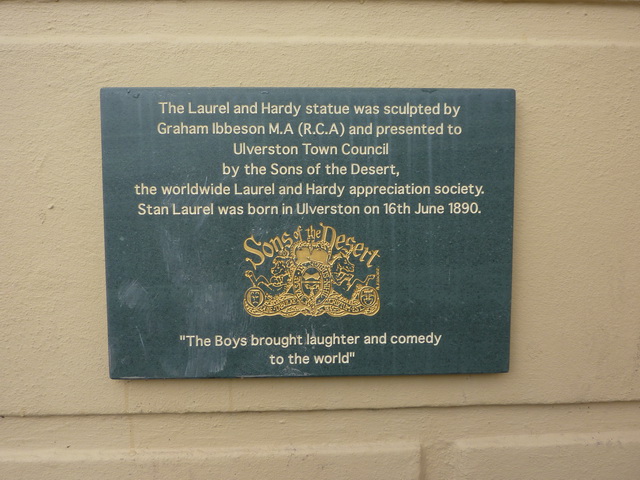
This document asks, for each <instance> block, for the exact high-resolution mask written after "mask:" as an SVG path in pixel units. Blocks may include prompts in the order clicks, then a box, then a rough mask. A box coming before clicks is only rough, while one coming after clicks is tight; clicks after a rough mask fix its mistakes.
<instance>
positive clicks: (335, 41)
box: [0, 35, 640, 49]
mask: <svg viewBox="0 0 640 480" xmlns="http://www.w3.org/2000/svg"><path fill="white" fill-rule="evenodd" d="M153 43H158V44H175V45H203V44H206V45H215V44H223V45H243V44H261V45H270V44H274V45H292V46H299V45H308V46H313V45H392V46H402V45H425V46H429V45H436V46H437V45H454V46H455V45H459V46H474V45H477V46H532V47H562V46H565V47H591V48H602V47H617V48H631V49H634V48H640V41H620V40H610V39H601V40H598V39H566V38H565V39H563V38H558V39H548V40H547V39H540V38H517V39H516V38H480V39H476V38H471V37H469V38H465V37H451V38H450V37H446V38H445V37H441V38H422V37H408V38H407V37H401V38H400V37H381V36H375V37H373V36H370V37H369V36H356V37H351V36H345V37H310V36H282V37H265V36H242V37H236V36H220V37H216V36H190V35H180V36H171V35H118V36H109V35H95V36H94V35H91V36H86V35H60V36H58V35H27V36H18V35H16V36H11V35H0V45H7V46H9V45H42V44H49V45H69V46H72V45H130V44H153Z"/></svg>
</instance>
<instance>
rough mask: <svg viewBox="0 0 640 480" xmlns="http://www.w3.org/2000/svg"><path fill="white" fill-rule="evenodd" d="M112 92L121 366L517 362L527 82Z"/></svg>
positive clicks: (146, 374)
mask: <svg viewBox="0 0 640 480" xmlns="http://www.w3.org/2000/svg"><path fill="white" fill-rule="evenodd" d="M101 104H102V141H103V180H104V219H105V243H106V272H107V304H108V318H109V353H110V371H111V377H112V378H197V377H251V376H260V377H263V376H274V377H279V376H326V375H399V374H431V373H488V372H506V371H507V370H508V365H509V321H510V320H509V319H510V299H511V246H512V228H513V167H514V115H515V92H514V91H513V90H456V89H304V88H292V89H288V88H278V89H257V88H130V89H127V88H107V89H103V90H102V92H101Z"/></svg>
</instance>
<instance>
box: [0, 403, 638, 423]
mask: <svg viewBox="0 0 640 480" xmlns="http://www.w3.org/2000/svg"><path fill="white" fill-rule="evenodd" d="M603 405H606V406H616V405H621V406H634V405H636V406H637V407H638V408H640V399H638V400H616V401H611V402H578V403H567V402H565V403H518V404H497V403H494V404H470V405H422V406H420V405H414V406H406V407H379V408H376V407H368V408H334V409H331V408H317V409H296V410H294V409H290V410H283V409H263V410H248V409H241V410H202V411H197V410H193V411H173V412H142V411H141V412H118V413H99V412H86V413H43V414H37V413H35V414H30V413H26V414H24V415H16V414H0V418H18V419H22V418H38V419H44V418H70V417H87V418H89V417H132V416H141V415H144V416H147V415H149V416H153V415H158V416H159V415H167V416H172V415H234V414H254V415H261V414H277V413H284V414H296V413H323V412H331V413H340V412H380V411H398V410H425V409H432V410H444V409H467V410H468V409H474V408H475V409H494V408H501V409H505V408H508V409H515V408H538V409H544V408H547V409H548V408H562V407H584V406H589V407H591V406H603Z"/></svg>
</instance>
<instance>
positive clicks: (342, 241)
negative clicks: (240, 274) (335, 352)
mask: <svg viewBox="0 0 640 480" xmlns="http://www.w3.org/2000/svg"><path fill="white" fill-rule="evenodd" d="M244 248H245V251H247V252H248V253H249V254H250V255H251V256H250V257H247V258H246V261H247V262H249V264H250V266H251V268H249V269H248V270H246V271H245V276H246V277H247V278H248V279H249V281H250V282H251V286H250V287H249V288H248V289H247V291H246V292H245V295H244V302H243V304H244V309H245V310H246V312H247V313H248V314H249V315H252V316H254V317H263V316H271V315H282V316H284V317H293V316H296V315H309V316H318V315H322V314H328V315H331V316H332V317H342V316H345V315H369V316H371V315H375V314H376V313H378V311H379V310H380V295H379V290H380V272H379V269H378V268H377V267H374V265H373V263H374V261H375V259H376V258H378V257H379V256H380V253H379V251H378V250H372V249H370V248H369V247H367V246H366V245H365V244H364V243H361V242H357V241H356V240H355V238H354V237H347V236H346V235H339V234H338V233H337V232H336V230H335V229H334V228H333V227H330V226H327V225H324V224H322V223H321V224H320V228H316V227H314V226H310V227H308V228H307V229H304V230H303V229H302V227H298V228H297V229H296V230H295V231H294V232H293V233H292V234H289V233H286V232H285V233H283V234H282V235H279V236H276V237H274V238H272V239H270V240H268V241H266V242H265V241H259V240H256V239H255V238H254V237H253V236H251V237H249V238H247V239H246V240H245V242H244ZM265 264H266V265H265ZM267 269H268V270H267ZM259 270H264V273H263V274H260V275H256V273H257V272H258V273H259ZM267 273H268V276H267V275H265V274H267Z"/></svg>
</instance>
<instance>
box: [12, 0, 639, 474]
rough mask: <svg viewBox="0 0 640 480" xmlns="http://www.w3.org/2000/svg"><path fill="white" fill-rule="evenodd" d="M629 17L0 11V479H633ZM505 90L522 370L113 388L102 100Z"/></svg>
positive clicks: (635, 348) (167, 7)
mask: <svg viewBox="0 0 640 480" xmlns="http://www.w3.org/2000/svg"><path fill="white" fill-rule="evenodd" d="M639 78H640V3H639V2H637V1H627V2H604V1H603V2H594V3H587V4H581V3H573V2H531V3H522V2H508V3H494V2H473V1H469V2H449V1H431V2H430V1H407V2H392V1H389V2H383V1H380V2H368V1H362V2H341V1H338V2H323V1H319V2H305V1H295V0H292V1H268V0H265V1H253V2H252V1H197V2H196V1H193V2H192V1H184V2H170V1H157V2H148V1H121V2H107V1H60V2H46V1H45V2H27V1H3V2H0V87H2V88H1V89H0V105H1V106H2V116H1V120H0V165H1V167H2V176H1V177H0V188H1V190H0V191H1V193H2V199H3V207H2V209H0V212H1V213H0V222H1V223H0V245H1V246H2V253H1V255H0V272H2V273H1V275H0V315H1V318H2V324H3V335H2V338H1V340H0V359H1V360H2V365H3V366H4V368H2V373H0V386H1V387H2V388H1V389H0V415H2V416H3V417H2V418H0V477H2V478H24V479H32V478H47V479H49V478H60V479H63V478H64V479H69V478H83V479H84V478H97V479H107V478H145V479H146V478H148V479H165V478H166V479H169V478H170V479H174V478H176V479H177V478H194V479H200V478H203V479H204V478H208V479H209V478H216V479H217V478H224V479H226V478H241V479H245V478H256V479H258V478H260V479H280V478H302V477H303V476H305V477H309V478H327V479H329V478H331V479H335V478H345V479H347V478H349V479H354V478H363V479H370V478H373V479H375V478H380V479H382V478H384V479H389V478H407V479H418V478H420V479H429V480H431V479H449V478H459V479H480V480H482V479H502V478H504V479H513V478H531V479H534V478H535V479H540V478H545V479H553V478H563V479H573V478H575V479H585V478H594V479H595V478H604V479H608V478H611V479H614V478H615V479H637V478H640V477H639V476H638V475H639V474H638V472H640V321H639V320H640V314H639V312H640V288H639V286H640V248H638V243H639V242H638V237H639V236H640V227H639V225H640V221H639V215H638V210H639V208H640V201H639V200H638V198H639V197H638V196H637V190H638V188H640V163H639V152H640V135H639V134H638V132H637V129H638V125H639V124H640V113H639V112H640V89H639V88H638V86H639V84H638V79H639ZM104 86H137V87H143V86H272V87H276V86H282V87H287V86H305V87H314V86H318V87H324V86H331V87H469V88H471V87H475V88H491V87H504V88H514V89H516V90H517V126H516V130H517V133H516V186H515V190H516V206H515V231H514V271H513V273H514V279H513V309H512V342H511V346H512V355H511V371H510V373H508V374H502V375H474V376H466V375H461V376H431V377H428V376H418V377H379V378H375V377H374V378H359V377H354V378H317V379H300V378H295V379H251V380H249V379H247V380H242V379H236V380H197V381H196V380H184V381H115V380H110V379H109V378H108V369H107V338H106V309H105V308H106V307H105V278H104V253H103V247H104V246H103V224H102V191H101V152H100V115H99V89H100V87H104Z"/></svg>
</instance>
